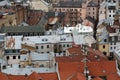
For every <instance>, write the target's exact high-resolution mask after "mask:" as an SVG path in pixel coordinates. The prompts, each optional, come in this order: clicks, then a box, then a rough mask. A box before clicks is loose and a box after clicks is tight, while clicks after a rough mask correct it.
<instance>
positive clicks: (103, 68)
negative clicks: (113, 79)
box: [87, 61, 117, 76]
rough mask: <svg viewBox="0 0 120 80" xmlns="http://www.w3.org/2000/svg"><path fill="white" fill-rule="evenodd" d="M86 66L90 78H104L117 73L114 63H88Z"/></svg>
mask: <svg viewBox="0 0 120 80" xmlns="http://www.w3.org/2000/svg"><path fill="white" fill-rule="evenodd" d="M87 66H88V67H89V71H90V75H92V76H106V75H108V74H114V73H117V69H116V62H115V61H100V62H88V63H87Z"/></svg>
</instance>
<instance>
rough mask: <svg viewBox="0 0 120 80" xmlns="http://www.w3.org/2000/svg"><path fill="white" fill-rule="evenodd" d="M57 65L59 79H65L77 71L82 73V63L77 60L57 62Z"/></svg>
mask: <svg viewBox="0 0 120 80" xmlns="http://www.w3.org/2000/svg"><path fill="white" fill-rule="evenodd" d="M58 66H59V67H58V69H59V75H60V79H61V80H66V79H67V78H69V77H70V76H71V75H72V74H74V73H76V72H77V71H79V72H80V73H83V70H84V67H83V66H84V64H83V63H79V62H59V63H58Z"/></svg>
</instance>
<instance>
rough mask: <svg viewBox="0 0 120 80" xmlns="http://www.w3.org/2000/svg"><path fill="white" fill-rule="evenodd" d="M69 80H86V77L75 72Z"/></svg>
mask: <svg viewBox="0 0 120 80" xmlns="http://www.w3.org/2000/svg"><path fill="white" fill-rule="evenodd" d="M69 80H86V77H85V75H84V74H82V73H80V72H76V73H74V74H72V75H71V76H70V77H69Z"/></svg>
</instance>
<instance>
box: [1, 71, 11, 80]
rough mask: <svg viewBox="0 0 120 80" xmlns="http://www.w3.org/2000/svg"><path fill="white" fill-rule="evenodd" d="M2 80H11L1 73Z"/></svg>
mask: <svg viewBox="0 0 120 80" xmlns="http://www.w3.org/2000/svg"><path fill="white" fill-rule="evenodd" d="M0 80H9V79H8V77H7V76H6V75H5V74H4V73H1V72H0Z"/></svg>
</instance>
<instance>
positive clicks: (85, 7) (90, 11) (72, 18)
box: [54, 1, 98, 25]
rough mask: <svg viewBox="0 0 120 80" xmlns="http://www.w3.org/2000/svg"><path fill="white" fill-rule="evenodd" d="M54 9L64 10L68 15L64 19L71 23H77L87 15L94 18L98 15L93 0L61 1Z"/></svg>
mask: <svg viewBox="0 0 120 80" xmlns="http://www.w3.org/2000/svg"><path fill="white" fill-rule="evenodd" d="M54 11H58V12H65V13H66V14H67V16H68V17H67V20H66V21H69V24H72V25H75V24H77V23H79V22H80V21H81V19H85V18H86V17H87V16H91V17H92V18H94V19H97V16H98V6H97V4H95V3H94V2H93V1H86V2H84V1H83V2H82V1H64V2H62V1H61V2H59V3H58V5H55V6H54Z"/></svg>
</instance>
